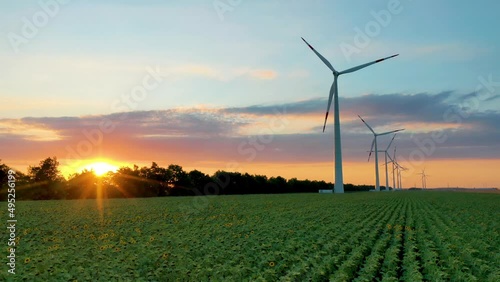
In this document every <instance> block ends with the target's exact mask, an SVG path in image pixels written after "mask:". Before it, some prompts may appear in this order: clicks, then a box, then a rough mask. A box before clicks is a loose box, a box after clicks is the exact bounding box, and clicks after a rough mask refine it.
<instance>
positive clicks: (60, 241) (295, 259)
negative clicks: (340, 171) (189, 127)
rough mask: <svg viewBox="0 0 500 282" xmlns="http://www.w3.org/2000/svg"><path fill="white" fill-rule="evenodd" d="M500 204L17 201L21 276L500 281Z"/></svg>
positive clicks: (307, 199)
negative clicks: (499, 221) (499, 265)
mask: <svg viewBox="0 0 500 282" xmlns="http://www.w3.org/2000/svg"><path fill="white" fill-rule="evenodd" d="M134 171H140V169H139V168H137V169H135V170H130V171H128V173H131V174H132V175H133V174H134V173H135V172H134ZM87 176H88V175H87ZM200 176H201V175H200ZM81 177H82V178H84V176H81ZM498 200H499V196H498V195H491V194H490V195H484V194H473V193H450V192H430V191H429V192H391V193H357V194H346V195H324V194H283V195H246V196H222V197H168V198H145V199H109V200H102V201H96V200H74V201H37V202H33V201H30V202H20V203H18V204H17V206H16V211H17V213H18V216H19V221H18V229H17V230H16V232H17V237H18V238H17V240H16V242H17V246H16V247H17V250H16V258H17V262H16V263H17V265H16V273H17V274H16V280H19V281H23V280H24V281H73V280H76V279H77V280H79V281H82V280H83V281H121V280H124V281H129V280H130V281H132V280H133V281H328V280H330V281H498V277H499V271H498V267H497V266H498V263H499V255H498V254H499V253H500V238H499V236H498V231H499V225H498V214H499V207H498ZM0 208H2V209H4V210H5V209H6V205H5V204H2V207H0ZM7 236H8V234H7V232H2V233H0V241H1V242H7ZM4 255H6V253H5V251H4ZM8 278H9V276H8V273H7V272H6V271H3V272H1V273H0V281H5V280H7V279H8ZM7 281H8V280H7Z"/></svg>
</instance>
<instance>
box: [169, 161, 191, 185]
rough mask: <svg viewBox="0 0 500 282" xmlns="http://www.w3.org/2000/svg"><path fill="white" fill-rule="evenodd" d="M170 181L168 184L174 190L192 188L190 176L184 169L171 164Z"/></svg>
mask: <svg viewBox="0 0 500 282" xmlns="http://www.w3.org/2000/svg"><path fill="white" fill-rule="evenodd" d="M168 170H169V171H170V172H169V179H168V183H169V184H171V185H172V186H173V188H187V187H190V186H191V183H190V181H189V176H188V174H187V173H186V172H185V171H184V170H183V169H182V166H180V165H174V164H171V165H169V166H168Z"/></svg>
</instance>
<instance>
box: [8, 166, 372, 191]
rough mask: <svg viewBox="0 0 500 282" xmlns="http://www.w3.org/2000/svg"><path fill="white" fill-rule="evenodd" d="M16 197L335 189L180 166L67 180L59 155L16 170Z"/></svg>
mask: <svg viewBox="0 0 500 282" xmlns="http://www.w3.org/2000/svg"><path fill="white" fill-rule="evenodd" d="M10 169H11V168H10V167H9V166H7V165H6V164H3V163H0V180H1V189H0V199H1V200H5V199H6V195H7V176H8V171H9V170H10ZM15 176H16V199H18V200H53V199H92V198H138V197H163V196H202V195H239V194H277V193H318V190H321V189H323V190H326V189H332V188H333V184H331V183H326V182H325V181H315V180H313V181H311V180H298V179H297V178H292V179H288V180H287V179H285V178H283V177H281V176H278V177H267V176H265V175H250V174H248V173H240V172H227V171H223V170H219V171H216V172H215V173H214V174H213V175H208V174H205V173H203V172H201V171H199V170H192V171H189V172H187V171H185V170H183V168H182V167H181V166H179V165H175V164H171V165H169V166H168V167H166V168H165V167H161V166H159V165H158V164H157V163H155V162H152V164H151V166H149V167H148V166H144V167H139V166H137V165H134V166H133V167H120V168H119V169H118V170H117V171H116V172H108V173H107V174H105V175H103V176H97V175H96V174H95V173H94V171H92V170H83V171H82V172H79V173H74V174H72V175H71V176H69V177H68V179H66V178H64V177H63V176H62V174H61V171H60V170H59V162H58V161H57V158H56V157H49V158H46V159H44V160H42V161H40V163H39V165H37V166H29V167H28V172H27V174H24V173H22V172H20V171H16V173H15ZM373 188H374V187H373V186H369V185H361V186H359V185H358V186H355V185H352V184H345V185H344V190H345V191H346V192H354V191H368V190H370V189H373Z"/></svg>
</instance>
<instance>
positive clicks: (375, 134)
mask: <svg viewBox="0 0 500 282" xmlns="http://www.w3.org/2000/svg"><path fill="white" fill-rule="evenodd" d="M358 117H359V118H360V119H361V121H362V122H363V123H364V124H365V125H366V127H368V129H370V131H371V132H372V133H373V141H372V146H371V148H370V154H369V155H368V161H370V156H371V155H372V152H378V148H377V136H382V135H387V134H391V133H395V132H398V131H402V130H404V129H397V130H392V131H387V132H383V133H375V131H374V130H373V128H372V127H371V126H370V125H369V124H368V123H366V121H365V120H364V119H363V118H362V117H361V116H359V115H358ZM391 143H392V141H391ZM373 145H375V151H373ZM389 145H390V144H389ZM375 191H380V181H379V175H378V153H375Z"/></svg>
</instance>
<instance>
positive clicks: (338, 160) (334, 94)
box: [301, 37, 399, 193]
mask: <svg viewBox="0 0 500 282" xmlns="http://www.w3.org/2000/svg"><path fill="white" fill-rule="evenodd" d="M301 38H302V37H301ZM302 40H303V41H304V42H305V43H306V44H307V46H309V48H311V50H312V51H313V52H314V53H315V54H316V55H317V56H318V57H319V58H320V59H321V61H323V63H324V64H325V65H326V66H327V67H328V68H329V69H330V70H331V71H332V72H333V84H332V87H331V88H330V96H329V97H328V106H327V107H326V115H325V123H324V124H323V132H325V127H326V120H327V119H328V112H329V111H330V107H331V104H332V98H333V110H334V116H333V121H334V140H335V185H334V192H335V193H344V177H343V172H342V145H341V141H340V140H341V139H340V112H339V96H338V94H339V91H338V87H337V79H338V77H339V76H340V75H341V74H346V73H351V72H355V71H357V70H360V69H362V68H366V67H367V66H370V65H373V64H376V63H380V62H382V61H384V60H386V59H390V58H393V57H396V56H397V55H399V54H396V55H392V56H389V57H386V58H382V59H378V60H376V61H373V62H369V63H366V64H362V65H359V66H356V67H353V68H350V69H347V70H344V71H340V72H338V71H336V70H335V69H334V68H333V66H332V64H330V62H329V61H328V60H327V59H325V57H323V56H322V55H321V54H320V53H318V52H317V51H316V50H315V49H314V48H313V47H312V46H311V45H310V44H309V43H307V41H306V40H305V39H304V38H302Z"/></svg>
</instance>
